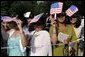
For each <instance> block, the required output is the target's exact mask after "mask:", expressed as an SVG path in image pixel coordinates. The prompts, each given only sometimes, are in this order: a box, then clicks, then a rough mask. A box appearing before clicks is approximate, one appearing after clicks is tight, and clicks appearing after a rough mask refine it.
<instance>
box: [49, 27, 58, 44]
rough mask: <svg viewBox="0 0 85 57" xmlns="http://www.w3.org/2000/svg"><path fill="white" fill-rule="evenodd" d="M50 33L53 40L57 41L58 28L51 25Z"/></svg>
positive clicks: (53, 41)
mask: <svg viewBox="0 0 85 57" xmlns="http://www.w3.org/2000/svg"><path fill="white" fill-rule="evenodd" d="M49 33H50V36H51V42H52V43H53V44H55V43H57V35H56V28H55V27H50V29H49Z"/></svg>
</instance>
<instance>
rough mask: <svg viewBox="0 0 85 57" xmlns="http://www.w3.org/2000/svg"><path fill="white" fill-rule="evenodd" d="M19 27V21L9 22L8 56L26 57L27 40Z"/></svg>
mask: <svg viewBox="0 0 85 57" xmlns="http://www.w3.org/2000/svg"><path fill="white" fill-rule="evenodd" d="M21 25H22V23H21V20H17V21H16V22H15V21H11V22H9V28H10V31H9V32H8V33H9V39H8V47H9V49H8V50H7V52H8V53H7V54H8V56H26V52H25V49H26V46H27V39H26V38H25V36H24V33H23V31H22V26H21Z"/></svg>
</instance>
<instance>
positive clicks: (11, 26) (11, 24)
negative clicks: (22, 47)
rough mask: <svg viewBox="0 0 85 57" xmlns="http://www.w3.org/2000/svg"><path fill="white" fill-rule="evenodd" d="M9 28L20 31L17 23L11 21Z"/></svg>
mask: <svg viewBox="0 0 85 57" xmlns="http://www.w3.org/2000/svg"><path fill="white" fill-rule="evenodd" d="M9 28H10V29H16V30H18V25H17V23H16V22H15V21H11V22H9Z"/></svg>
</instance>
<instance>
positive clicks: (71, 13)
mask: <svg viewBox="0 0 85 57" xmlns="http://www.w3.org/2000/svg"><path fill="white" fill-rule="evenodd" d="M77 11H78V8H77V7H76V6H75V5H72V6H71V7H70V8H68V9H67V10H66V14H67V15H68V16H70V17H71V16H72V15H73V14H74V13H76V12H77Z"/></svg>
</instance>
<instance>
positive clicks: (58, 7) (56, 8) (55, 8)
mask: <svg viewBox="0 0 85 57" xmlns="http://www.w3.org/2000/svg"><path fill="white" fill-rule="evenodd" d="M62 7H63V3H62V2H57V3H53V4H51V9H50V14H55V13H57V14H59V13H61V12H62Z"/></svg>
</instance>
